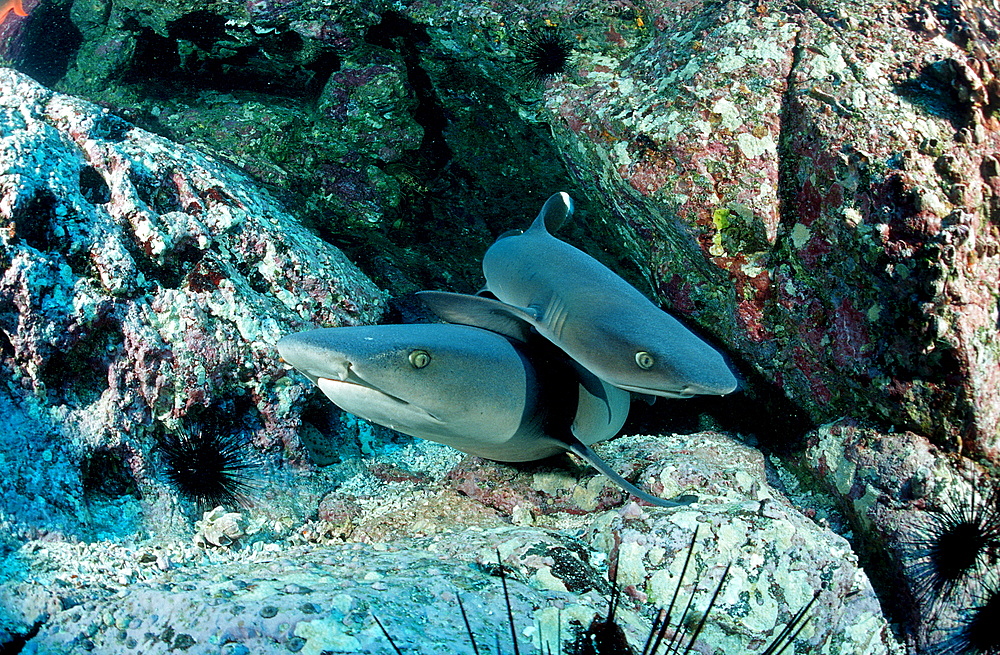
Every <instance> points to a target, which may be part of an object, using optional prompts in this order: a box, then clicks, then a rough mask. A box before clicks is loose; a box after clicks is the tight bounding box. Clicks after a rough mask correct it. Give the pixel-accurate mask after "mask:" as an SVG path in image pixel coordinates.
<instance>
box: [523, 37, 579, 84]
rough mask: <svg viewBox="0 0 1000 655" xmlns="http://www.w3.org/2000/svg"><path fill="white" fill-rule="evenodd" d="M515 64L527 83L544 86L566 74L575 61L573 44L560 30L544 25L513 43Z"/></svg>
mask: <svg viewBox="0 0 1000 655" xmlns="http://www.w3.org/2000/svg"><path fill="white" fill-rule="evenodd" d="M512 44H513V46H514V54H515V56H516V57H517V61H516V63H515V65H516V67H517V70H518V72H519V74H520V76H521V77H522V78H523V79H524V80H525V81H530V82H535V83H541V82H544V81H545V80H547V79H548V78H550V77H553V76H555V75H559V74H561V73H565V72H566V71H567V70H568V69H569V64H570V61H571V60H572V58H573V43H572V42H571V41H570V39H569V37H567V36H566V34H565V33H564V32H563V30H562V29H561V28H559V27H556V26H553V25H545V26H543V27H540V28H535V29H532V30H529V31H527V32H525V33H523V34H521V35H520V36H518V37H515V38H514V39H513V40H512Z"/></svg>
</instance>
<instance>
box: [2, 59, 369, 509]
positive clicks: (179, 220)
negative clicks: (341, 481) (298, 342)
mask: <svg viewBox="0 0 1000 655" xmlns="http://www.w3.org/2000/svg"><path fill="white" fill-rule="evenodd" d="M0 90H2V92H0V93H2V95H0V125H2V130H0V134H2V137H0V140H2V145H3V148H2V152H0V171H2V172H0V368H2V370H3V375H4V378H3V381H4V386H5V387H6V388H5V389H4V390H3V391H4V393H5V394H7V395H9V397H10V400H9V401H5V402H7V406H9V407H10V408H12V409H13V410H14V411H12V412H10V413H6V414H5V415H4V416H2V417H0V423H3V424H4V429H3V430H2V432H0V435H2V436H0V439H5V440H10V442H11V446H14V447H15V449H13V450H14V453H15V454H14V455H13V456H14V457H20V456H21V455H20V453H21V452H23V450H18V449H16V448H17V447H16V445H15V444H16V441H17V439H19V438H20V437H19V435H22V434H23V433H24V430H23V429H22V428H19V427H18V426H19V425H27V424H30V423H32V422H33V423H35V424H39V425H41V426H42V429H41V430H40V432H42V434H43V435H44V436H43V437H42V438H41V439H39V440H38V441H37V443H36V444H34V445H33V446H32V448H37V449H38V451H39V452H40V453H41V454H42V455H43V456H47V458H48V459H44V460H43V462H44V464H45V465H46V466H45V467H44V468H46V469H47V472H43V471H42V470H41V469H38V470H37V471H36V472H37V473H38V474H39V475H44V476H45V478H46V479H49V480H53V479H61V478H62V477H63V474H62V473H57V471H63V470H65V477H66V479H67V483H66V484H67V486H66V487H65V488H63V489H62V490H59V489H56V490H53V493H52V494H48V493H43V494H41V496H40V497H39V498H38V499H30V500H29V499H27V498H25V497H24V496H23V495H22V492H18V491H17V490H16V489H13V488H12V489H10V490H9V492H10V493H9V494H6V495H5V498H6V499H7V501H9V502H10V503H11V504H7V505H6V506H7V507H8V508H10V509H11V510H12V511H11V514H12V519H13V520H27V519H28V518H29V516H30V512H29V513H22V512H21V511H19V510H17V509H16V508H17V507H19V506H20V505H23V504H24V503H28V504H35V503H39V502H43V501H41V500H40V498H42V497H47V496H50V495H51V496H52V497H56V496H58V497H60V498H61V500H59V501H57V502H54V503H53V505H54V507H56V508H60V509H58V510H56V511H62V512H65V508H66V506H67V505H68V504H70V505H71V506H72V505H77V513H78V515H77V516H76V517H74V518H75V519H80V518H81V517H83V516H85V514H86V513H85V512H83V511H82V510H81V509H80V508H79V503H80V500H81V495H82V494H83V493H84V491H85V489H84V487H85V486H86V485H87V484H88V482H87V481H85V480H84V479H82V478H83V477H84V473H83V472H82V471H81V461H82V462H84V463H86V462H100V463H101V467H104V468H108V467H112V468H113V467H117V469H118V470H119V475H120V479H121V481H122V485H123V486H126V487H127V486H129V485H131V487H133V488H134V489H135V490H134V491H133V494H134V495H136V496H137V497H138V496H139V495H140V493H139V492H138V489H143V491H144V493H145V495H146V496H147V501H149V503H155V502H156V501H155V498H156V497H157V495H158V493H159V491H157V490H162V489H163V483H162V482H159V481H158V478H157V476H155V469H156V466H155V463H156V460H155V451H156V448H157V446H158V444H159V443H160V440H161V439H162V438H163V436H164V435H165V434H167V433H168V432H169V433H182V432H189V433H194V432H198V431H201V430H215V431H222V432H226V433H234V434H239V435H243V438H244V439H245V440H247V441H248V442H249V443H251V444H252V445H253V446H254V447H256V448H258V449H260V450H263V451H270V452H271V453H273V454H274V455H277V456H279V457H282V456H288V457H291V458H293V459H294V458H302V457H303V456H304V452H303V450H302V447H301V445H300V443H299V440H298V436H297V433H298V430H299V428H300V427H301V422H302V419H301V411H302V406H303V403H304V401H305V399H306V397H307V395H308V394H311V393H313V390H312V387H311V385H309V384H308V382H307V381H305V380H303V379H301V378H298V377H296V378H294V379H293V378H290V377H288V375H287V372H286V371H285V370H284V369H283V368H282V366H281V364H280V362H279V361H278V358H277V353H276V351H275V350H274V348H273V344H274V343H275V342H276V341H277V340H278V338H280V337H281V336H282V335H283V334H285V333H287V332H290V331H294V330H298V329H304V328H308V327H313V326H316V325H328V326H330V325H347V324H358V323H366V322H372V321H374V320H375V319H376V318H377V317H378V316H379V315H380V313H381V310H382V296H381V293H380V292H379V290H378V289H377V288H376V287H375V286H374V285H373V284H372V283H371V282H370V281H369V280H368V279H367V278H366V277H365V276H364V275H363V274H362V273H361V272H360V271H359V270H358V269H357V268H356V267H355V266H354V265H353V264H351V263H350V262H349V261H348V260H347V259H346V258H345V257H344V255H343V254H342V253H341V252H340V251H339V250H337V249H336V248H334V247H332V246H329V245H327V244H325V243H323V242H322V241H320V240H319V239H317V238H316V237H315V236H313V235H312V234H310V233H309V232H307V231H306V230H305V229H303V228H302V227H301V226H300V225H299V224H298V223H296V222H295V221H294V220H292V219H291V217H290V216H289V215H288V214H287V213H286V212H285V211H284V210H283V209H282V208H281V206H280V205H279V204H278V203H277V202H276V201H274V200H273V199H272V198H270V197H269V196H268V195H267V193H265V192H262V191H261V190H260V189H258V188H256V187H255V186H254V185H253V184H252V183H250V182H249V180H248V179H247V178H246V177H245V176H243V175H241V174H239V173H237V172H235V171H233V170H232V169H231V168H229V167H227V166H225V165H223V164H220V163H219V162H217V161H215V160H213V159H211V158H209V157H206V156H204V155H202V154H200V153H198V152H195V151H193V150H190V149H187V148H185V147H183V146H178V145H176V144H173V143H171V142H169V141H166V140H164V139H162V138H160V137H157V136H155V135H152V134H150V133H148V132H145V131H143V130H140V129H137V128H134V127H133V126H132V125H130V124H129V123H127V122H125V121H123V120H121V119H120V118H118V117H116V116H113V115H111V114H109V113H107V112H106V111H104V110H102V109H101V108H99V107H97V106H95V105H91V104H89V103H86V102H83V101H80V100H76V99H73V98H69V97H67V96H64V95H60V94H55V93H52V92H50V91H48V90H46V89H44V88H43V87H41V86H39V85H38V84H36V83H34V82H33V81H31V80H30V79H29V78H27V77H24V76H23V75H20V74H18V73H15V72H14V71H12V70H10V69H0ZM36 462H37V460H36ZM29 466H31V467H32V468H34V467H35V464H30V465H29ZM84 468H86V466H84ZM106 476H107V471H106V470H105V471H97V470H96V469H95V471H94V473H93V476H92V477H93V479H92V480H90V482H89V483H93V484H95V485H99V484H103V483H102V482H98V480H100V479H102V478H103V477H106ZM30 484H31V483H29V486H30ZM18 498H21V500H18ZM146 509H147V510H150V509H152V505H151V504H150V505H147V507H146ZM71 513H72V512H71ZM148 518H149V517H147V519H148ZM84 520H85V519H84ZM52 525H53V526H54V525H55V524H52ZM161 527H162V525H161Z"/></svg>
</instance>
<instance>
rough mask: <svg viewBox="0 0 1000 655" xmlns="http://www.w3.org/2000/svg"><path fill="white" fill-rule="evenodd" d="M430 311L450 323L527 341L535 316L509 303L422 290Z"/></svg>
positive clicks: (421, 292) (421, 294)
mask: <svg viewBox="0 0 1000 655" xmlns="http://www.w3.org/2000/svg"><path fill="white" fill-rule="evenodd" d="M417 295H418V296H419V297H420V299H421V300H423V301H424V303H425V304H426V305H427V307H428V308H430V310H431V311H432V312H434V313H435V314H437V315H438V316H439V317H441V318H442V319H444V320H445V321H448V322H449V323H459V324H460V325H471V326H473V327H478V328H483V329H484V330H489V331H491V332H496V333H497V334H502V335H503V336H506V337H510V338H511V339H518V340H520V341H527V340H528V336H529V335H530V334H531V323H532V322H533V321H534V317H533V316H532V315H531V313H530V312H529V311H528V310H525V309H523V308H521V307H515V306H514V305H508V304H507V303H504V302H500V301H499V300H493V299H492V298H484V297H483V296H470V295H467V294H464V293H451V292H449V291H418V292H417Z"/></svg>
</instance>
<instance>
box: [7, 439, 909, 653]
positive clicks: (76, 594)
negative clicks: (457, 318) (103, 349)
mask: <svg viewBox="0 0 1000 655" xmlns="http://www.w3.org/2000/svg"><path fill="white" fill-rule="evenodd" d="M622 441H623V442H624V443H623V445H624V446H627V448H625V449H623V450H622V451H621V453H618V457H621V458H623V459H626V458H630V457H631V456H632V455H633V451H631V450H629V448H644V447H650V446H653V445H654V444H659V445H660V447H661V448H662V449H663V450H662V451H661V452H659V453H658V454H657V455H656V459H657V462H658V464H657V465H658V466H659V467H660V468H661V469H665V470H671V471H676V472H678V474H677V475H678V476H679V477H680V478H681V479H682V480H683V481H682V482H681V483H680V484H682V485H689V484H696V485H698V486H699V488H703V489H705V490H706V494H705V496H704V497H703V499H702V502H701V503H700V504H698V505H695V506H692V507H688V508H680V509H664V508H659V507H641V506H639V505H637V504H635V503H626V504H624V505H620V506H618V507H617V508H615V509H610V510H606V511H596V512H590V513H586V514H584V513H570V512H565V511H563V512H550V513H549V514H545V515H542V516H539V517H537V520H538V525H521V526H511V525H510V524H509V521H510V517H509V516H506V517H505V516H504V515H501V514H497V513H495V512H492V511H485V512H484V511H482V507H481V505H479V503H478V502H476V501H475V500H473V499H470V498H463V497H462V496H459V495H457V494H456V493H455V492H454V491H453V490H451V489H450V488H449V485H448V484H447V483H446V479H445V478H446V476H445V475H444V474H443V473H438V474H436V475H431V476H429V477H430V478H431V480H429V481H426V480H425V481H414V480H410V481H408V482H406V483H397V484H402V485H403V486H402V487H399V488H396V489H395V490H394V491H393V493H391V494H382V495H381V496H373V497H370V498H369V499H367V500H365V499H360V498H358V497H357V496H354V499H353V500H352V501H351V502H352V503H353V504H355V505H356V506H361V507H364V512H363V513H360V514H359V513H354V514H353V515H350V516H352V517H353V518H348V522H353V525H352V526H350V527H347V526H346V525H345V523H344V519H345V515H343V514H337V513H333V514H327V515H326V518H327V519H329V521H325V522H326V523H327V526H326V527H325V528H322V527H319V526H316V525H312V526H308V525H307V526H303V528H302V529H297V530H296V531H295V533H294V534H293V536H292V537H291V538H289V539H286V540H275V539H273V538H269V539H264V540H257V541H246V543H243V542H242V540H241V541H240V542H236V543H234V544H232V546H231V547H229V548H223V549H216V548H211V547H208V548H204V547H203V548H198V547H194V546H192V545H190V544H188V545H184V544H177V543H162V542H156V541H149V542H146V543H136V544H122V545H116V546H112V545H110V544H102V543H95V544H89V545H88V544H72V543H66V542H64V541H55V542H42V541H32V542H30V543H28V544H26V545H25V546H24V547H23V548H22V549H20V551H18V553H16V555H15V556H14V557H11V558H9V561H8V564H7V565H6V570H7V571H9V572H10V578H11V583H9V584H8V585H6V586H4V587H2V589H0V591H2V596H0V597H3V598H5V599H6V600H5V603H4V605H5V606H6V607H7V608H8V609H7V611H8V613H9V612H10V611H11V609H12V608H14V607H17V608H19V610H18V611H19V613H20V615H21V618H20V620H21V621H23V622H24V623H25V624H27V625H31V624H33V623H34V622H35V621H36V620H38V619H39V617H40V616H41V613H42V612H43V611H53V610H52V609H51V608H52V607H53V606H54V605H57V606H60V607H66V608H67V609H65V610H56V611H54V613H53V614H52V616H50V617H49V618H48V620H46V621H44V624H43V625H42V626H41V629H40V631H39V633H38V635H37V636H35V637H33V638H32V639H30V640H29V642H28V646H27V650H26V652H35V653H54V652H59V653H75V652H95V653H127V652H133V651H134V652H140V651H141V652H146V653H157V652H164V653H166V652H173V651H175V650H178V649H180V650H186V649H189V648H195V649H197V650H196V652H221V653H236V652H246V651H243V650H239V649H240V648H247V649H249V652H255V653H257V652H259V653H272V652H273V653H280V652H286V651H288V650H291V651H293V652H298V651H301V652H309V653H320V652H324V651H332V652H373V653H381V652H386V653H388V652H391V650H390V646H389V645H388V643H387V642H386V641H385V640H384V637H383V636H382V635H381V631H380V630H379V628H378V627H377V625H376V623H375V619H374V617H375V616H377V617H378V618H379V620H380V621H382V623H383V624H384V625H385V626H386V627H387V629H388V630H389V632H390V634H391V635H392V636H393V638H394V640H396V642H397V644H398V645H400V646H401V647H404V649H412V650H413V652H420V653H438V652H442V653H443V652H460V653H466V652H470V653H471V652H472V648H471V646H470V645H469V643H468V641H467V637H466V634H465V630H464V628H463V627H462V623H461V618H460V613H459V612H458V611H457V606H456V599H455V597H456V595H461V597H462V599H463V602H464V604H465V606H466V609H467V610H468V612H469V619H470V623H471V626H472V629H473V631H474V633H475V634H476V636H477V640H478V641H479V643H480V644H484V643H490V642H492V641H493V639H494V634H497V635H499V637H500V643H501V646H502V648H503V652H512V648H511V647H510V645H509V636H508V634H509V633H508V628H507V623H506V619H505V610H504V604H503V600H502V590H501V586H500V581H499V580H498V579H497V576H498V573H499V571H498V568H497V557H499V558H500V560H501V561H502V562H503V566H504V567H505V571H506V575H507V577H508V579H509V582H510V585H511V590H512V599H513V604H514V616H515V619H514V620H515V626H516V627H517V631H518V634H519V637H518V639H519V640H520V641H521V643H522V648H524V647H527V646H528V644H529V643H533V644H534V646H535V647H536V648H538V647H540V646H541V645H542V644H548V648H550V649H551V652H560V651H558V650H557V649H556V648H557V647H556V645H555V643H554V641H555V640H556V636H557V635H561V636H562V638H563V639H564V640H565V641H566V643H564V644H563V646H562V647H563V650H562V651H561V652H571V651H568V650H566V649H567V648H568V645H569V642H571V641H572V639H573V638H574V637H575V635H576V634H577V633H578V632H579V631H580V629H581V626H586V625H588V624H589V622H590V620H591V619H592V618H593V616H594V615H595V614H603V613H605V612H606V608H607V602H608V595H609V593H610V589H611V587H610V584H609V582H608V566H609V560H610V558H611V557H612V553H613V552H615V551H616V552H617V558H618V585H619V586H621V587H622V588H623V589H624V595H623V597H622V601H621V603H622V604H621V606H620V607H619V612H620V614H619V617H618V622H619V624H620V625H621V626H622V627H623V629H624V630H625V633H626V634H627V635H628V638H629V640H630V642H631V643H632V644H633V645H634V646H635V645H638V644H641V643H642V641H643V640H644V639H645V637H646V634H647V633H648V630H649V625H650V621H651V619H652V615H653V613H654V610H655V607H657V606H659V605H662V604H664V603H668V602H669V596H670V595H671V594H672V593H673V589H674V587H675V586H676V585H677V583H678V581H679V576H680V570H681V567H682V565H683V561H684V559H685V557H686V555H687V550H688V546H689V544H690V543H691V540H692V536H693V535H694V533H695V530H696V529H697V531H698V538H697V540H696V542H695V546H694V551H693V553H694V557H693V559H692V565H691V568H690V569H689V571H688V572H687V574H686V575H685V577H684V580H683V584H682V587H681V589H682V591H681V593H682V598H684V599H685V601H686V598H687V596H688V595H690V594H694V605H693V607H694V608H696V611H703V609H704V608H705V606H706V605H707V602H708V598H709V596H710V595H711V591H712V590H713V589H714V587H715V585H716V584H718V581H719V576H720V575H721V572H722V570H723V569H724V568H725V567H726V565H727V564H731V568H730V573H729V578H728V581H727V582H726V584H725V585H723V587H722V592H721V593H720V596H719V599H718V601H717V603H716V606H715V608H714V609H713V610H712V612H711V614H710V615H709V620H708V622H707V624H706V631H705V632H704V633H703V635H702V637H701V638H700V640H699V642H698V645H697V646H696V649H697V650H696V652H702V653H706V654H707V653H713V654H716V653H721V652H726V653H740V654H742V653H757V652H761V651H762V650H763V649H764V648H765V647H766V644H767V643H768V642H769V641H770V640H771V639H773V637H774V636H775V635H776V634H777V633H778V632H780V630H781V629H782V627H783V626H784V625H785V624H787V622H788V621H789V620H790V618H791V616H792V615H793V614H794V613H795V612H796V611H797V610H798V609H800V608H801V607H803V606H804V605H805V603H807V602H808V600H809V599H810V598H811V597H812V595H813V594H814V593H816V592H819V599H818V601H817V603H816V605H814V609H813V610H812V616H813V620H812V621H810V623H809V625H807V626H806V628H805V629H804V630H803V631H802V632H801V633H800V635H799V638H798V648H799V649H803V648H804V649H807V650H808V652H810V653H829V654H839V655H848V654H850V655H858V654H872V655H876V654H882V653H899V652H901V651H900V650H899V648H898V646H897V645H896V643H895V641H894V640H893V638H892V636H891V635H890V633H889V632H888V626H887V624H886V623H885V621H884V619H883V618H882V614H881V610H880V608H879V604H878V600H877V599H876V597H875V595H874V592H873V591H872V589H871V586H870V585H869V583H868V581H867V578H866V577H865V575H864V573H863V572H862V571H861V570H860V569H859V568H858V566H857V560H856V558H855V557H854V555H853V554H852V553H851V550H850V545H849V544H848V542H847V541H846V540H845V539H843V538H842V537H840V536H837V535H835V534H834V533H832V532H830V531H829V530H826V529H823V528H821V527H820V526H818V525H816V524H815V523H814V522H812V521H810V520H809V519H807V518H806V517H805V516H803V515H802V514H800V513H799V512H798V511H797V510H796V509H795V508H794V507H793V506H792V505H791V504H790V503H789V502H788V500H787V499H785V497H784V496H783V495H781V494H780V493H779V492H777V491H776V490H775V489H774V488H773V487H771V486H770V485H769V484H768V483H767V481H766V479H765V471H764V469H765V465H764V461H763V459H762V457H761V456H760V454H759V453H757V452H756V451H755V450H753V449H751V448H749V447H747V446H744V445H741V444H739V443H736V442H734V441H732V440H730V439H728V438H727V437H724V436H723V435H718V434H713V433H702V434H698V435H689V436H665V437H655V438H654V437H628V438H624V439H623V440H622ZM615 443H617V442H612V443H610V444H608V445H607V446H605V448H604V450H605V451H607V454H608V455H609V457H612V456H613V452H612V447H613V446H614V444H615ZM434 448H442V449H443V448H444V447H442V446H434ZM720 454H725V455H727V456H728V457H729V458H730V462H731V463H732V466H731V467H729V468H725V467H724V468H721V469H720V468H719V467H718V464H719V460H718V459H716V458H717V457H718V456H719V455H720ZM390 461H391V460H388V459H387V460H384V462H383V463H384V464H386V465H388V464H389V463H390ZM399 461H400V463H402V462H403V460H399ZM744 464H748V466H746V467H744V466H743V465H744ZM615 465H619V466H620V464H619V463H618V462H616V463H615ZM649 475H650V476H653V475H654V474H653V472H652V470H650V471H649ZM381 484H383V486H384V483H381ZM353 485H355V483H354V482H350V481H349V482H348V483H347V485H345V486H346V487H347V488H350V487H352V486H353ZM333 500H334V499H333V498H330V497H328V498H326V499H324V501H323V504H324V506H325V507H326V508H330V507H331V506H332V505H333ZM475 507H479V508H480V509H479V510H475V509H474V508H475ZM248 514H250V515H251V520H252V514H253V511H252V510H250V511H249V512H248ZM211 516H215V515H213V514H206V521H207V520H208V518H209V517H211ZM390 525H391V527H389V526H390ZM345 528H346V529H345ZM338 529H340V532H337V533H336V534H334V532H335V531H336V530H338ZM14 563H16V564H17V565H18V566H19V567H20V568H19V569H18V568H16V567H14V566H12V564H14ZM53 582H54V583H55V584H51V583H53ZM47 583H49V584H47ZM67 598H72V599H73V600H72V602H67V600H66V599H67ZM8 621H9V619H8ZM8 625H9V623H8ZM522 652H525V651H523V650H522Z"/></svg>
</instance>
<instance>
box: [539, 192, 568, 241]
mask: <svg viewBox="0 0 1000 655" xmlns="http://www.w3.org/2000/svg"><path fill="white" fill-rule="evenodd" d="M572 215H573V199H572V198H570V197H569V194H568V193H566V192H565V191H559V192H558V193H553V194H552V195H551V196H549V199H548V200H546V201H545V204H544V205H542V210H541V211H540V212H538V217H537V218H536V219H535V222H534V223H532V224H531V229H533V230H534V229H541V230H544V231H546V232H549V233H552V232H555V231H556V230H558V229H559V228H560V227H562V226H563V224H564V223H565V222H566V221H567V220H569V218H570V217H571V216H572Z"/></svg>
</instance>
